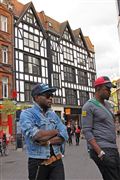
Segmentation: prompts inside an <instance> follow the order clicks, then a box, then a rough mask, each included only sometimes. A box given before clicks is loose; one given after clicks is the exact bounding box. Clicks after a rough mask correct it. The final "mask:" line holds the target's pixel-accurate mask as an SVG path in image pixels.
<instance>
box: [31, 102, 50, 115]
mask: <svg viewBox="0 0 120 180" xmlns="http://www.w3.org/2000/svg"><path fill="white" fill-rule="evenodd" d="M33 104H34V108H35V109H38V110H39V111H40V112H41V113H43V109H42V108H41V107H40V106H39V105H38V104H37V103H36V102H35V101H33ZM50 111H52V109H51V108H49V109H48V110H47V111H46V113H45V114H47V113H48V112H50Z"/></svg>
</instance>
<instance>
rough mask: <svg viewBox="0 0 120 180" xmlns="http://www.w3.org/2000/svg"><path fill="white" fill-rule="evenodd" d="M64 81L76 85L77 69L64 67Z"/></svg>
mask: <svg viewBox="0 0 120 180" xmlns="http://www.w3.org/2000/svg"><path fill="white" fill-rule="evenodd" d="M64 80H65V81H68V82H73V83H75V69H74V68H72V67H69V66H64Z"/></svg>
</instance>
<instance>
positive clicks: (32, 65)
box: [24, 55, 40, 75]
mask: <svg viewBox="0 0 120 180" xmlns="http://www.w3.org/2000/svg"><path fill="white" fill-rule="evenodd" d="M24 59H25V73H30V74H34V75H40V60H39V59H37V58H35V57H32V56H28V55H25V56H24Z"/></svg>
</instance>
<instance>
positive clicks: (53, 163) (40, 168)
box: [20, 83, 68, 180]
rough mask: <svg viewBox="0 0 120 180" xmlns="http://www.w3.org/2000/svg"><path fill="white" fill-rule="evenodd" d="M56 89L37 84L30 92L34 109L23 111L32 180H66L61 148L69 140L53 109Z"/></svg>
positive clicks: (21, 124) (22, 118)
mask: <svg viewBox="0 0 120 180" xmlns="http://www.w3.org/2000/svg"><path fill="white" fill-rule="evenodd" d="M55 91H56V89H55V88H53V87H50V86H49V85H47V84H42V83H41V84H37V85H35V86H34V87H33V89H32V91H31V96H32V97H33V100H34V106H33V107H32V108H28V109H26V110H23V111H22V113H21V115H20V126H21V129H22V133H23V135H24V137H25V142H26V146H27V153H28V176H29V180H43V179H44V180H64V179H65V173H64V166H63V162H62V158H61V157H62V155H61V152H60V146H61V144H62V143H63V142H64V141H67V140H68V134H67V130H66V126H65V125H64V124H63V123H62V121H61V119H60V118H59V117H58V116H57V114H56V113H55V112H54V111H53V110H52V109H51V104H52V97H53V93H54V92H55Z"/></svg>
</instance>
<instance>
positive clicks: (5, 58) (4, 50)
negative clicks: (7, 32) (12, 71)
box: [2, 46, 8, 64]
mask: <svg viewBox="0 0 120 180" xmlns="http://www.w3.org/2000/svg"><path fill="white" fill-rule="evenodd" d="M2 62H3V63H5V64H7V63H8V48H7V47H5V46H3V47H2Z"/></svg>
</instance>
